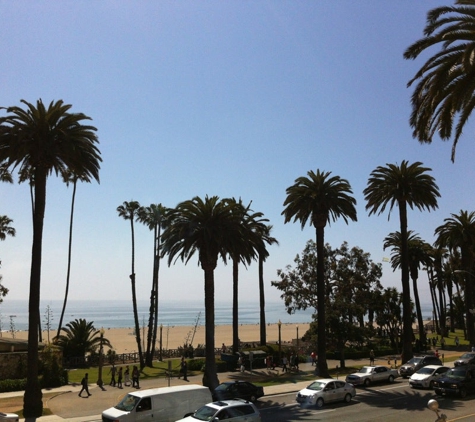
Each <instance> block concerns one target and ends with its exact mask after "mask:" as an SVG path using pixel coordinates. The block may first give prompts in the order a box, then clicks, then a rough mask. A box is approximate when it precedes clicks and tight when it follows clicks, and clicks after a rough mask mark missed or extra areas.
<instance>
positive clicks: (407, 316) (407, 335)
mask: <svg viewBox="0 0 475 422" xmlns="http://www.w3.org/2000/svg"><path fill="white" fill-rule="evenodd" d="M399 220H400V224H401V284H402V320H403V327H402V332H403V335H402V361H403V362H407V361H408V360H409V359H412V357H413V351H412V339H413V337H414V332H413V331H412V309H411V288H410V283H409V253H408V247H407V206H406V202H405V201H400V202H399Z"/></svg>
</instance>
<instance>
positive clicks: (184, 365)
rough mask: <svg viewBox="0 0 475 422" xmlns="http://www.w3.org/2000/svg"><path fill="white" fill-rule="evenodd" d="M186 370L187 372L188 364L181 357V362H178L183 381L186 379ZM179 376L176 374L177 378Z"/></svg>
mask: <svg viewBox="0 0 475 422" xmlns="http://www.w3.org/2000/svg"><path fill="white" fill-rule="evenodd" d="M187 372H188V364H187V363H186V360H185V357H182V358H181V362H180V376H181V375H183V379H184V380H185V381H188V378H187ZM180 376H178V378H180Z"/></svg>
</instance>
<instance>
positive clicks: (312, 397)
mask: <svg viewBox="0 0 475 422" xmlns="http://www.w3.org/2000/svg"><path fill="white" fill-rule="evenodd" d="M355 396H356V390H355V387H354V386H353V385H351V384H349V383H347V382H345V381H339V380H334V379H332V378H329V379H320V380H316V381H313V382H312V383H311V384H310V385H308V386H307V388H304V389H303V390H300V391H299V392H298V393H297V396H296V397H295V399H296V400H297V402H298V403H300V404H301V405H310V406H317V407H318V408H320V407H322V406H323V405H324V404H325V403H331V402H335V401H344V402H346V403H349V402H350V401H351V399H352V398H353V397H355Z"/></svg>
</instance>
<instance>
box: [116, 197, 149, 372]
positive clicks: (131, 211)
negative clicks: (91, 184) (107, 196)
mask: <svg viewBox="0 0 475 422" xmlns="http://www.w3.org/2000/svg"><path fill="white" fill-rule="evenodd" d="M139 209H140V204H139V203H138V202H137V201H130V202H127V201H124V203H123V204H122V205H119V206H118V207H117V212H118V213H119V217H122V218H123V219H124V220H129V221H130V233H131V236H132V260H131V268H132V270H131V273H130V276H129V278H130V284H131V287H132V306H133V312H134V321H135V340H136V341H137V350H138V352H139V362H140V369H143V368H144V367H145V361H144V358H143V352H142V341H141V339H140V322H139V313H138V309H137V293H136V289H135V232H134V222H135V219H136V218H137V213H138V211H139Z"/></svg>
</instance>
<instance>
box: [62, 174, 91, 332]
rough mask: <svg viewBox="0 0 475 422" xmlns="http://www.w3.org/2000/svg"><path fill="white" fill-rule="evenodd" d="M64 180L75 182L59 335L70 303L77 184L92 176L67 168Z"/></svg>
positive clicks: (65, 181) (88, 179)
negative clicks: (75, 172)
mask: <svg viewBox="0 0 475 422" xmlns="http://www.w3.org/2000/svg"><path fill="white" fill-rule="evenodd" d="M62 176H63V182H64V183H66V186H69V184H70V183H72V184H73V192H72V197H71V213H70V217H69V242H68V268H67V270H66V290H65V292H64V301H63V308H62V309H61V316H60V318H59V324H58V331H57V334H56V335H57V336H59V334H60V332H61V327H62V325H63V318H64V312H65V311H66V305H67V303H68V293H69V278H70V275H71V253H72V246H73V221H74V202H75V200H76V185H77V181H78V179H80V180H81V181H84V182H90V181H91V180H90V178H89V177H87V175H83V176H77V175H75V174H74V173H72V172H71V171H70V170H69V169H66V170H65V171H64V172H63V174H62Z"/></svg>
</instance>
